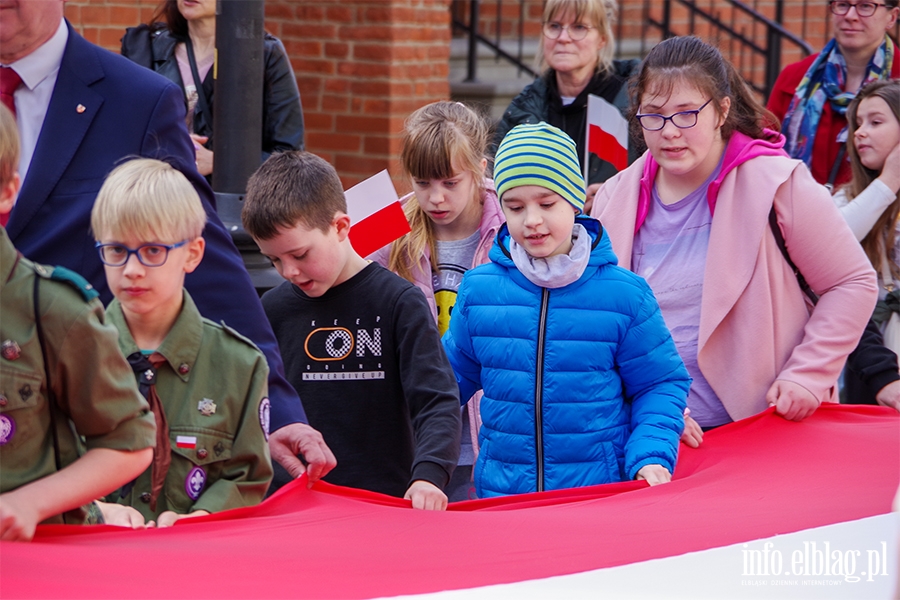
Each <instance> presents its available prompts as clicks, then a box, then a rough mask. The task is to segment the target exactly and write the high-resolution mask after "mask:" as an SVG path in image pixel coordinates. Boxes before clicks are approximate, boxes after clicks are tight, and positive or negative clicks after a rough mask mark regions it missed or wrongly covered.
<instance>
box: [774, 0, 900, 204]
mask: <svg viewBox="0 0 900 600" xmlns="http://www.w3.org/2000/svg"><path fill="white" fill-rule="evenodd" d="M898 3H900V0H881V1H880V2H878V1H876V0H871V1H870V0H866V1H853V2H846V1H844V0H832V1H831V2H829V3H828V6H829V9H830V10H831V19H832V30H833V31H834V38H832V39H831V41H829V42H828V44H826V45H825V48H823V49H822V51H821V52H820V53H818V54H814V55H812V56H808V57H806V58H805V59H804V60H802V61H800V62H797V63H794V64H791V65H788V66H787V67H785V69H784V70H783V71H782V72H781V75H779V77H778V80H777V81H776V82H775V87H774V88H773V89H772V94H771V96H770V97H769V102H768V107H767V108H768V109H769V110H771V111H772V112H773V113H774V114H775V116H776V117H778V118H779V119H781V121H782V126H781V130H782V132H783V133H784V135H785V137H786V138H787V142H786V144H785V150H787V152H788V154H790V155H791V156H793V157H794V158H799V159H800V160H802V161H803V162H805V163H806V164H807V166H809V168H810V170H811V171H812V174H813V177H814V178H815V179H816V181H818V182H819V183H822V184H826V185H828V186H829V187H832V188H833V187H835V186H839V185H840V184H842V183H846V182H847V181H849V180H850V175H851V174H850V163H849V161H848V160H847V153H846V141H847V119H846V116H845V115H846V112H847V107H848V106H849V105H850V102H851V101H852V100H853V98H854V97H855V96H856V93H857V92H858V91H859V90H860V88H862V87H863V86H864V85H865V84H866V83H869V82H870V81H875V80H878V79H893V78H897V77H900V57H898V56H897V46H896V44H895V43H894V41H893V40H892V39H891V38H890V36H889V35H888V31H890V30H891V29H892V28H893V27H894V26H895V25H896V23H897V18H898V16H900V8H898Z"/></svg>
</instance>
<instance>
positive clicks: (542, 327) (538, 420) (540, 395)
mask: <svg viewBox="0 0 900 600" xmlns="http://www.w3.org/2000/svg"><path fill="white" fill-rule="evenodd" d="M549 299H550V290H548V289H547V288H543V289H542V290H541V318H540V322H539V325H538V343H537V368H536V370H535V390H534V433H535V439H534V447H535V450H536V452H537V491H539V492H543V491H544V419H543V400H544V381H543V380H544V336H545V334H546V328H547V305H548V304H549Z"/></svg>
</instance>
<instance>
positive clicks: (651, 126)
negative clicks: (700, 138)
mask: <svg viewBox="0 0 900 600" xmlns="http://www.w3.org/2000/svg"><path fill="white" fill-rule="evenodd" d="M710 102H712V98H710V99H709V100H707V101H706V102H704V103H703V106H701V107H700V108H695V109H694V110H682V111H680V112H677V113H672V114H671V115H669V116H668V117H665V116H663V115H658V114H656V113H647V114H643V115H634V118H635V119H637V120H638V123H640V124H641V127H643V128H644V129H646V130H647V131H659V130H660V129H662V128H663V127H665V126H666V121H672V125H674V126H675V127H677V128H678V129H690V128H691V127H693V126H694V125H696V124H697V119H698V118H699V117H700V111H701V110H703V109H704V108H706V105H707V104H709V103H710Z"/></svg>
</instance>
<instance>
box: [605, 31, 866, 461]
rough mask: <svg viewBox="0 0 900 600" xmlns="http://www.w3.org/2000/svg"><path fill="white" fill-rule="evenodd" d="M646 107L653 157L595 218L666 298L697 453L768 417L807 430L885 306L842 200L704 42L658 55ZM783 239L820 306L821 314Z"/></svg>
mask: <svg viewBox="0 0 900 600" xmlns="http://www.w3.org/2000/svg"><path fill="white" fill-rule="evenodd" d="M632 93H633V96H632V106H633V107H634V108H633V110H634V112H635V113H636V114H635V119H634V125H635V127H639V128H640V129H641V130H642V133H643V136H644V141H645V142H646V144H647V147H648V148H649V151H648V152H647V153H646V154H645V155H644V156H643V157H642V158H640V159H638V160H637V161H636V162H635V163H634V164H633V165H631V166H630V167H629V168H628V169H626V170H625V171H623V172H621V173H619V174H618V175H617V176H616V177H614V178H613V179H610V180H609V181H607V182H606V183H605V184H604V185H603V187H601V188H600V191H599V192H598V193H597V199H596V202H595V205H594V209H593V212H592V216H594V217H596V218H598V219H600V222H601V223H602V224H603V227H604V228H605V229H606V231H607V233H608V234H609V236H610V239H611V240H612V244H613V249H614V250H615V251H616V254H617V255H618V258H619V264H620V265H621V266H623V267H625V268H628V269H630V270H632V271H634V272H635V273H637V274H638V275H641V276H642V277H644V278H645V279H646V280H647V282H648V283H649V284H650V287H651V288H652V289H653V291H654V293H655V294H656V297H657V299H658V301H659V304H660V308H661V309H662V312H663V317H664V318H665V320H666V324H667V325H668V327H669V329H670V330H671V332H672V335H673V337H674V338H675V343H676V346H677V347H678V350H679V353H680V354H681V358H682V359H683V360H684V362H685V365H686V366H687V368H688V372H689V373H690V375H691V377H692V378H693V383H692V384H691V390H690V394H689V396H688V408H689V410H690V413H691V417H692V418H689V419H687V423H686V429H685V434H684V435H683V436H682V440H683V441H685V442H686V443H689V444H690V445H693V446H696V445H697V444H699V443H700V440H701V438H702V433H701V432H700V428H701V427H702V428H711V427H716V426H719V425H724V424H726V423H729V422H731V421H735V420H738V419H742V418H745V417H749V416H751V415H753V414H756V413H759V412H761V411H763V410H765V409H766V408H767V407H768V406H774V407H775V411H776V412H777V413H778V414H780V415H782V416H783V417H785V418H786V419H789V420H793V421H799V420H801V419H804V418H806V417H807V416H809V415H810V414H812V412H813V411H814V410H815V409H816V407H817V406H818V405H819V404H820V403H821V402H823V401H835V400H836V381H837V377H838V374H839V373H840V370H841V368H842V367H843V365H844V361H845V360H846V358H847V355H848V354H849V353H850V351H851V350H853V348H854V346H855V345H856V342H857V340H858V339H859V337H860V334H861V332H862V330H863V328H864V327H865V325H866V320H867V318H868V315H869V314H870V312H869V311H871V308H872V307H873V306H874V304H875V299H876V295H877V291H876V284H875V275H874V272H873V270H872V267H871V265H869V263H868V261H867V260H866V257H865V255H864V253H863V252H862V251H861V250H860V247H859V244H858V243H857V242H856V240H855V238H854V237H853V234H852V232H851V231H850V230H849V228H848V227H847V225H846V224H845V223H844V221H843V219H842V217H841V215H840V213H839V212H838V211H837V209H836V208H835V206H834V204H833V203H832V201H831V198H830V196H829V194H828V192H827V191H826V190H825V188H824V187H822V186H821V185H819V184H818V183H816V182H815V181H814V180H813V179H812V177H811V176H810V174H809V170H808V169H807V168H806V167H805V166H804V165H803V164H802V163H800V162H799V161H796V160H791V159H789V158H788V157H786V156H785V154H784V152H783V150H782V146H783V144H784V138H783V137H782V136H781V135H780V134H779V133H778V132H776V131H774V130H773V129H772V128H773V127H777V124H776V123H777V122H776V121H775V119H774V117H773V116H772V115H771V113H769V112H768V111H767V110H765V109H764V108H763V107H762V106H761V105H760V104H759V103H758V102H757V100H756V99H755V98H754V97H753V93H752V92H751V91H750V90H749V88H748V87H747V85H746V83H744V81H743V80H742V79H741V77H740V76H739V75H738V74H737V72H736V71H735V69H734V67H732V66H731V64H729V63H728V62H727V61H725V60H724V59H723V58H722V55H721V54H720V53H719V51H718V50H717V49H716V48H714V47H712V46H710V45H708V44H706V43H704V42H702V41H700V40H699V39H698V38H695V37H681V38H672V39H668V40H665V41H663V42H661V43H660V44H658V45H657V46H656V47H655V48H654V49H653V50H652V51H651V52H650V54H649V55H648V56H647V58H646V59H645V60H644V62H643V63H642V65H641V69H640V71H639V73H638V75H637V77H636V81H635V85H634V89H633V92H632ZM638 123H639V125H638ZM773 208H774V217H775V219H774V221H775V224H774V225H773V224H772V223H770V213H771V212H772V211H773ZM773 226H774V227H777V230H778V232H780V233H781V234H782V236H783V239H784V246H785V252H786V251H787V250H789V256H790V258H791V260H792V261H793V262H794V263H795V264H796V266H797V267H798V268H799V271H800V273H801V274H802V275H803V276H804V277H805V279H806V282H808V284H809V286H810V287H811V288H812V291H814V292H815V293H816V294H819V296H820V298H819V301H818V304H816V305H815V307H813V306H812V305H811V304H809V303H807V298H806V296H805V295H804V292H803V291H802V290H801V285H800V284H799V282H798V278H797V277H796V276H795V274H794V272H793V271H792V270H791V267H790V266H789V265H788V262H787V260H786V258H785V254H784V253H783V252H782V250H781V249H780V248H779V244H778V243H777V242H776V238H775V236H774V235H773V232H774V229H773ZM698 424H699V427H698Z"/></svg>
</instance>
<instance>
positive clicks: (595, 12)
mask: <svg viewBox="0 0 900 600" xmlns="http://www.w3.org/2000/svg"><path fill="white" fill-rule="evenodd" d="M615 18H616V4H615V0H547V3H546V4H545V6H544V14H543V17H542V27H541V31H542V38H541V45H540V47H539V50H538V59H539V61H540V63H541V65H542V66H544V67H545V69H544V72H543V74H542V75H541V76H540V77H539V78H538V79H536V80H535V81H534V83H532V84H530V85H528V86H527V87H526V88H525V89H524V90H522V92H521V93H520V94H519V95H518V96H516V97H515V98H513V100H512V102H510V105H509V107H508V108H507V109H506V112H505V113H504V114H503V118H502V119H501V121H500V123H499V125H498V126H497V131H496V134H495V136H494V143H493V144H492V146H491V149H490V150H489V153H490V155H491V156H493V154H494V153H495V152H496V149H497V146H499V145H500V142H501V141H502V140H503V137H504V136H505V135H506V133H507V132H508V131H509V130H510V129H512V128H513V127H515V126H516V125H520V124H522V123H540V122H541V121H545V122H547V123H550V124H551V125H553V126H555V127H558V128H559V129H562V130H563V131H565V132H566V133H567V134H569V137H571V138H572V139H573V140H575V144H576V145H577V147H578V156H579V157H580V159H582V160H583V159H584V156H585V146H586V135H587V100H588V94H594V95H595V96H599V97H601V98H603V99H604V100H606V101H607V102H610V103H611V104H613V105H614V106H616V107H617V108H618V109H619V111H620V112H621V113H622V114H623V116H625V112H626V110H627V108H628V96H627V93H626V92H627V90H626V87H627V86H626V85H625V84H626V81H627V79H628V77H629V76H630V75H631V73H632V71H634V70H635V69H636V67H637V65H638V62H639V61H637V60H624V61H622V60H613V54H614V52H615V39H614V37H613V29H612V26H613V22H614V21H615ZM636 155H637V153H636V152H635V151H634V150H632V152H631V153H630V156H629V163H630V162H631V161H633V160H634V158H635V157H636ZM615 173H616V168H615V167H614V166H613V165H612V164H611V163H608V162H606V161H604V160H602V159H601V158H600V157H598V156H597V155H595V154H591V156H590V160H589V163H588V170H587V183H588V187H587V203H586V205H585V212H587V211H588V210H589V209H590V204H591V201H592V200H593V196H594V193H595V192H596V191H597V188H599V187H600V184H601V183H602V182H604V181H606V180H607V179H609V178H610V177H612V176H613V175H614V174H615Z"/></svg>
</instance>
